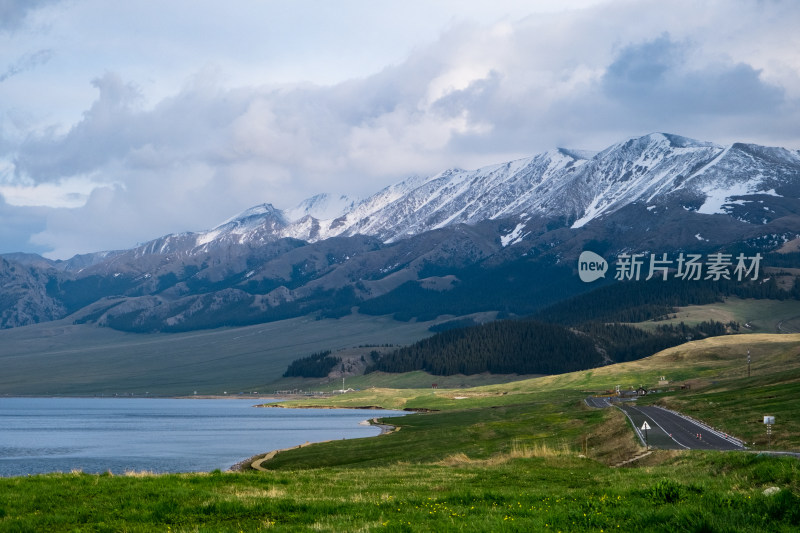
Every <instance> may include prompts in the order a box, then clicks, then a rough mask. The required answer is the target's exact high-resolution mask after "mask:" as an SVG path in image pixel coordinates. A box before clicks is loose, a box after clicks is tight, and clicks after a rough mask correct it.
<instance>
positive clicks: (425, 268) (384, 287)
mask: <svg viewBox="0 0 800 533" xmlns="http://www.w3.org/2000/svg"><path fill="white" fill-rule="evenodd" d="M788 241H792V242H791V243H788ZM587 242H593V243H600V244H602V246H603V247H604V249H606V250H608V251H609V252H615V251H616V252H619V251H621V250H637V251H647V250H650V251H653V250H659V251H663V252H668V251H674V250H690V251H694V252H696V251H702V250H708V251H710V250H720V249H732V248H737V249H740V248H741V247H747V248H748V249H757V250H759V251H763V252H769V251H773V250H776V249H778V248H779V247H782V246H784V247H785V249H784V251H791V250H794V249H798V246H795V245H800V152H798V151H797V150H788V149H785V148H773V147H763V146H757V145H751V144H742V143H735V144H732V145H729V146H720V145H717V144H714V143H711V142H704V141H696V140H692V139H687V138H685V137H680V136H677V135H670V134H661V133H654V134H650V135H646V136H643V137H638V138H633V139H629V140H626V141H623V142H620V143H617V144H614V145H613V146H610V147H608V148H606V149H605V150H603V151H601V152H597V153H594V152H586V151H581V150H571V149H563V148H558V149H553V150H550V151H547V152H544V153H541V154H538V155H535V156H533V157H529V158H525V159H519V160H516V161H510V162H506V163H501V164H496V165H491V166H487V167H483V168H479V169H476V170H462V169H450V170H446V171H444V172H441V173H439V174H436V175H433V176H430V177H421V176H415V177H411V178H409V179H407V180H405V181H402V182H400V183H397V184H394V185H391V186H389V187H386V188H384V189H383V190H381V191H379V192H377V193H376V194H374V195H372V196H370V197H368V198H366V199H364V200H360V201H355V200H352V199H350V198H346V197H343V196H331V195H318V196H315V197H312V198H310V199H308V200H306V201H304V202H302V203H301V204H299V205H298V206H296V207H294V208H291V209H287V210H280V209H277V208H275V207H274V206H272V205H271V204H266V203H265V204H261V205H258V206H255V207H252V208H250V209H247V210H246V211H244V212H243V213H240V214H238V215H236V216H234V217H232V218H230V219H229V220H226V221H224V222H223V223H222V224H220V225H218V226H217V227H215V228H213V229H211V230H208V231H204V232H199V233H180V234H172V235H166V236H163V237H160V238H158V239H154V240H153V241H150V242H148V243H145V244H142V245H140V246H137V247H135V248H132V249H130V250H119V251H114V252H98V253H95V254H86V255H83V256H78V257H75V258H72V259H70V260H67V261H56V262H53V261H47V260H46V259H44V258H41V257H38V256H31V255H26V254H12V255H7V256H5V258H0V259H2V261H3V263H2V264H0V284H4V285H3V286H4V287H6V289H4V290H6V292H7V293H8V294H14V295H15V296H14V297H13V298H7V300H8V301H7V302H5V303H4V302H0V327H13V326H17V325H24V324H26V323H31V322H35V321H37V320H49V319H53V318H58V317H60V316H64V315H66V314H69V313H78V314H79V315H80V320H88V321H93V322H97V323H98V324H104V325H110V326H112V327H119V328H121V329H130V330H135V331H153V330H170V329H172V330H181V329H187V328H189V329H191V328H197V327H213V326H219V325H224V324H231V323H237V324H238V323H252V322H253V321H267V320H275V319H277V318H285V317H288V316H299V315H301V314H307V313H310V312H314V311H320V310H325V312H331V309H335V310H336V311H335V313H347V312H349V310H350V309H351V308H352V307H354V306H361V307H362V308H364V307H365V306H372V308H373V309H374V310H375V312H386V313H394V312H396V310H397V307H396V305H395V304H394V303H392V302H394V301H395V300H393V298H395V297H394V296H391V295H399V296H397V298H399V300H398V301H403V300H404V299H405V301H408V299H414V298H418V297H419V298H423V297H424V298H428V299H430V300H429V301H430V302H431V303H430V306H432V307H433V308H437V309H440V310H441V311H442V312H448V313H453V314H456V313H457V312H459V311H464V309H466V308H469V309H472V308H475V309H479V310H488V309H495V310H497V309H499V308H501V307H502V306H505V305H506V304H505V300H504V298H508V299H517V298H521V297H523V296H525V298H524V299H525V301H526V302H528V301H534V300H537V299H538V301H539V303H541V302H542V301H544V300H546V299H547V298H550V299H553V298H559V297H563V296H564V295H565V294H566V292H567V291H565V290H563V289H562V288H560V287H559V288H557V290H553V289H552V287H551V286H552V283H551V282H549V281H548V282H542V283H539V284H537V283H538V282H536V280H535V279H533V278H531V274H530V269H531V268H532V269H534V270H536V269H545V270H546V271H547V276H554V275H555V276H564V275H566V276H567V277H566V278H565V279H571V278H572V277H573V276H571V275H569V274H570V272H569V268H571V267H567V266H564V265H571V264H572V261H571V260H572V259H574V258H577V256H578V255H579V254H580V251H581V250H582V249H583V247H584V246H585V245H586V243H587ZM787 243H788V244H787ZM520 265H524V266H520ZM515 269H521V270H515ZM553 269H555V270H553ZM564 269H566V271H567V274H565V273H564V272H565V271H564ZM536 271H537V272H539V274H537V276H539V275H540V274H541V272H542V271H541V270H536ZM520 272H525V274H520ZM465 273H466V274H465ZM532 279H533V281H532ZM567 283H571V282H567ZM488 286H492V287H494V289H493V290H487V287H488ZM573 290H577V289H576V288H575V287H573ZM419 291H422V292H419ZM426 291H427V292H426ZM503 291H506V292H503ZM531 291H532V292H531ZM548 291H549V292H548ZM451 293H452V294H454V295H456V296H453V297H452V299H451V301H452V305H453V306H455V308H449V307H447V306H444V305H441V306H438V307H437V305H434V303H433V302H435V301H437V298H439V299H441V298H445V299H446V298H448V296H447V295H448V294H451ZM437 295H441V296H437ZM504 295H505V296H504ZM482 298H483V299H487V298H488V299H489V300H491V302H490V301H489V300H486V301H485V302H484V303H483V304H482V303H481V301H483V300H481V299H482ZM425 301H426V302H427V301H428V300H425ZM376 302H377V303H376ZM465 302H472V303H469V305H467V304H465ZM498 302H499V303H498ZM481 306H484V307H485V309H484V307H481ZM230 317H235V319H232V318H230Z"/></svg>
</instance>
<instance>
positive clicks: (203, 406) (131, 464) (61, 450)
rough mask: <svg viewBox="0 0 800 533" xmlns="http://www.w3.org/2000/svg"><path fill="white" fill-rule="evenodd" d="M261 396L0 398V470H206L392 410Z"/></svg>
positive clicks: (359, 430) (358, 433) (352, 431)
mask: <svg viewBox="0 0 800 533" xmlns="http://www.w3.org/2000/svg"><path fill="white" fill-rule="evenodd" d="M268 401H269V400H241V399H220V400H206V399H203V400H196V399H151V398H147V399H146V398H0V476H3V477H7V476H24V475H27V474H39V473H46V472H70V471H72V470H82V471H84V472H93V473H101V472H107V471H111V472H112V473H115V474H121V473H125V472H126V471H152V472H208V471H211V470H215V469H220V470H226V469H228V468H230V467H231V466H232V465H234V464H236V463H237V462H239V461H241V460H243V459H246V458H248V457H251V456H253V455H257V454H260V453H265V452H268V451H270V450H275V449H280V448H288V447H290V446H295V445H298V444H302V443H304V442H320V441H326V440H336V439H353V438H360V437H369V436H375V435H378V434H379V433H380V430H379V429H378V428H376V427H371V426H365V425H359V422H361V421H363V420H366V419H368V418H373V417H375V416H381V417H383V416H399V415H402V414H407V413H403V412H400V411H366V410H359V409H269V408H267V409H258V408H255V407H253V406H254V405H256V404H257V403H265V402H268Z"/></svg>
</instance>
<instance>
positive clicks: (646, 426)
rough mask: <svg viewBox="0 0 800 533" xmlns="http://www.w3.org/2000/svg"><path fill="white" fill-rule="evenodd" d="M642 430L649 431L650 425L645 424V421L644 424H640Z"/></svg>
mask: <svg viewBox="0 0 800 533" xmlns="http://www.w3.org/2000/svg"><path fill="white" fill-rule="evenodd" d="M642 429H650V424H648V423H647V420H645V421H644V424H642Z"/></svg>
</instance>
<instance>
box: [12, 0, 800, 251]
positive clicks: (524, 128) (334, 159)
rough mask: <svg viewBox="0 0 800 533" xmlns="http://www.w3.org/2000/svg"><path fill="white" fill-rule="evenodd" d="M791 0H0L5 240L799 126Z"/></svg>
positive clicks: (133, 230) (207, 222) (79, 237)
mask: <svg viewBox="0 0 800 533" xmlns="http://www.w3.org/2000/svg"><path fill="white" fill-rule="evenodd" d="M799 26H800V2H797V1H796V0H786V1H779V0H761V1H756V0H748V1H745V0H720V1H707V2H697V1H696V0H670V1H668V2H665V1H663V0H657V1H648V0H642V1H633V0H624V1H623V0H605V1H603V0H572V1H567V0H561V1H559V2H554V1H553V2H534V1H528V2H524V1H519V0H513V1H512V0H493V1H492V2H484V1H470V0H452V1H451V0H439V1H436V2H431V1H430V0H402V1H399V0H398V1H375V0H338V1H332V0H293V1H291V2H290V1H273V0H228V1H227V2H219V1H215V0H214V1H212V0H158V1H156V0H138V1H136V2H123V1H108V0H0V253H7V252H13V251H26V252H36V253H41V254H44V255H46V256H47V257H51V258H67V257H70V256H72V255H73V254H76V253H84V252H89V251H99V250H108V249H119V248H127V247H130V246H133V245H135V244H137V243H139V242H145V241H147V240H150V239H152V238H155V237H158V236H160V235H163V234H166V233H173V232H180V231H199V230H203V229H208V228H211V227H213V226H215V225H217V224H218V223H220V222H221V221H223V220H225V219H227V218H229V217H230V216H232V215H235V214H236V213H238V212H240V211H242V210H244V209H246V208H248V207H251V206H253V205H256V204H259V203H264V202H269V203H272V204H273V205H275V206H276V207H279V208H290V207H292V206H294V205H295V204H297V203H298V202H299V201H301V200H302V199H304V198H306V197H309V196H311V195H313V194H316V193H320V192H330V193H336V194H340V193H341V194H348V195H351V196H362V197H363V196H366V195H369V194H370V193H372V192H376V191H377V190H378V189H380V188H382V187H384V186H386V185H388V184H391V183H394V182H396V181H399V180H401V179H403V178H405V177H408V176H410V175H414V174H421V175H430V174H434V173H437V172H439V171H441V170H443V169H445V168H449V167H461V168H477V167H480V166H482V165H486V164H491V163H496V162H501V161H506V160H509V159H513V158H518V157H525V156H529V155H533V154H536V153H538V152H541V151H544V150H547V149H550V148H553V147H557V146H564V147H570V148H585V149H595V150H599V149H603V148H605V147H607V146H608V145H610V144H613V143H615V142H618V141H622V140H624V139H627V138H629V137H634V136H638V135H643V134H646V133H649V132H653V131H663V132H670V133H677V134H681V135H685V136H688V137H693V138H696V139H702V140H709V141H714V142H717V143H720V144H725V143H730V142H734V141H744V142H755V143H760V144H767V145H778V146H785V147H787V148H792V149H798V148H800V53H798V50H800V32H798V31H797V28H798V27H799Z"/></svg>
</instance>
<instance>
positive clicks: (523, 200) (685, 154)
mask: <svg viewBox="0 0 800 533" xmlns="http://www.w3.org/2000/svg"><path fill="white" fill-rule="evenodd" d="M787 183H790V184H793V185H790V189H791V190H794V188H800V153H798V152H796V151H789V150H785V149H782V148H768V147H762V146H756V145H745V144H734V145H731V146H728V147H723V146H720V145H717V144H714V143H711V142H706V141H698V140H694V139H690V138H688V137H682V136H679V135H673V134H669V133H650V134H647V135H644V136H641V137H634V138H630V139H627V140H625V141H622V142H620V143H617V144H614V145H612V146H610V147H608V148H606V149H605V150H603V151H601V152H589V151H584V150H574V149H566V148H556V149H552V150H549V151H547V152H543V153H540V154H538V155H535V156H532V157H528V158H523V159H518V160H514V161H509V162H505V163H499V164H494V165H488V166H484V167H481V168H478V169H475V170H463V169H458V168H451V169H448V170H445V171H443V172H440V173H438V174H434V175H431V176H428V177H423V176H413V177H410V178H408V179H406V180H404V181H401V182H399V183H396V184H394V185H390V186H388V187H385V188H384V189H382V190H380V191H379V192H377V193H375V194H373V195H372V196H370V197H368V198H366V199H364V200H361V201H354V200H352V199H350V198H348V197H346V196H338V197H337V196H333V195H329V194H320V195H316V196H313V197H311V198H308V199H306V200H304V201H303V202H301V203H300V204H298V205H297V206H295V207H293V208H291V209H287V210H285V211H279V210H277V209H275V208H274V207H273V206H271V205H270V204H262V205H260V206H256V207H253V208H251V209H248V210H247V211H244V212H243V213H241V214H240V215H237V216H236V217H233V218H232V219H230V220H228V221H226V222H225V223H224V224H222V225H220V226H218V227H217V228H215V229H214V230H212V231H211V232H207V233H205V234H200V235H199V238H198V245H199V244H204V243H208V242H211V241H212V240H214V239H218V238H223V237H225V236H226V235H236V236H238V237H236V239H235V240H237V241H238V242H245V241H248V240H251V239H254V240H256V241H257V242H260V241H264V240H265V239H277V238H282V237H291V238H296V239H301V240H306V241H310V242H313V241H319V240H324V239H327V238H330V237H335V236H339V235H344V236H353V235H357V234H362V235H371V236H374V237H377V238H379V239H381V240H383V241H384V242H393V241H396V240H400V239H403V238H406V237H407V236H410V235H416V234H419V233H422V232H425V231H429V230H433V229H439V228H444V227H447V226H451V225H454V224H460V223H464V224H472V223H477V222H480V221H484V220H497V219H502V218H512V217H517V219H518V221H519V220H520V217H521V216H522V213H525V214H526V215H525V216H526V217H528V218H529V217H531V216H542V217H544V218H559V219H561V220H571V221H573V222H572V224H571V227H572V228H580V227H582V226H584V225H586V224H588V223H589V222H591V221H593V220H595V219H597V218H600V217H603V216H607V215H610V214H611V213H614V212H616V211H617V210H619V209H621V208H623V207H625V206H627V205H630V204H634V203H642V204H643V205H646V206H649V207H648V209H650V210H655V209H656V207H657V206H662V205H675V204H674V202H688V203H680V205H683V206H684V207H685V206H687V205H689V206H692V205H693V206H694V207H691V208H690V209H691V210H693V211H696V212H699V213H701V214H705V213H728V212H729V211H730V209H731V207H730V206H731V205H742V202H746V201H748V200H747V199H744V200H742V199H741V198H739V197H741V196H745V195H753V194H766V193H767V192H768V191H771V192H772V193H773V194H774V195H776V196H783V195H787V194H789V195H790V196H791V195H792V194H793V193H791V192H787V191H790V189H785V187H787ZM782 187H784V189H782ZM523 235H525V232H524V227H519V226H517V228H516V229H515V230H514V231H512V232H511V233H509V234H508V235H506V236H505V238H504V241H503V244H504V245H505V244H510V243H513V242H516V241H517V239H519V238H522V236H523Z"/></svg>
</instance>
